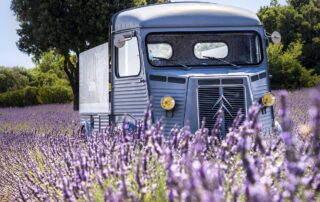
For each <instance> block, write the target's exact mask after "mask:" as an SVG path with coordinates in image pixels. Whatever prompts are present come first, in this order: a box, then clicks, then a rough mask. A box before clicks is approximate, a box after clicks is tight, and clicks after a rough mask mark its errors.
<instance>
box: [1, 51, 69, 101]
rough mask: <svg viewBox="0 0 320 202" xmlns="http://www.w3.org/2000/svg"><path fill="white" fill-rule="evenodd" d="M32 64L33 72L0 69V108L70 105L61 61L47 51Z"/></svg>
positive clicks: (66, 80)
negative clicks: (49, 104) (53, 104)
mask: <svg viewBox="0 0 320 202" xmlns="http://www.w3.org/2000/svg"><path fill="white" fill-rule="evenodd" d="M34 62H35V65H36V66H35V68H33V69H25V68H22V67H13V68H9V67H0V107H22V106H28V105H37V104H48V103H69V102H72V100H73V94H72V90H71V87H70V83H69V81H68V79H67V75H66V73H65V72H64V70H63V62H64V58H63V57H62V56H61V55H59V54H57V53H55V52H54V51H50V52H45V53H42V54H41V59H40V60H39V61H36V60H34Z"/></svg>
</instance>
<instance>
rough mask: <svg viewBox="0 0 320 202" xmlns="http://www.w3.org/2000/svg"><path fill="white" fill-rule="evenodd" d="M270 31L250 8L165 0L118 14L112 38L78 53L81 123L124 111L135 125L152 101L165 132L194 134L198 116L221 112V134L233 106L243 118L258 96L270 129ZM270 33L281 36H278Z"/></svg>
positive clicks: (211, 119)
mask: <svg viewBox="0 0 320 202" xmlns="http://www.w3.org/2000/svg"><path fill="white" fill-rule="evenodd" d="M106 34H107V33H106ZM268 37H270V36H268V35H267V34H266V32H265V30H264V28H263V26H262V24H261V22H260V21H259V19H258V17H257V16H256V14H254V13H252V12H250V11H248V10H245V9H240V8H236V7H229V6H223V5H219V4H213V3H201V2H181V3H166V4H158V5H150V6H144V7H138V8H132V9H128V10H124V11H121V12H119V13H116V14H115V15H114V16H113V18H112V23H111V27H110V37H109V39H110V41H109V42H108V43H105V44H102V45H100V46H98V47H95V48H93V49H90V50H88V51H85V52H83V53H81V54H80V114H81V118H82V119H81V120H82V123H83V125H84V128H85V129H86V130H87V131H89V130H92V129H95V130H102V129H104V128H106V127H107V125H109V124H110V123H117V122H121V120H122V118H123V117H124V116H127V121H129V122H130V123H132V125H134V124H135V123H136V121H137V120H139V119H143V117H144V112H145V110H146V107H147V105H148V102H149V100H151V103H152V109H153V110H152V120H153V121H156V120H159V119H162V120H163V123H164V131H165V133H168V132H169V131H170V129H171V128H172V127H174V126H175V125H178V126H180V127H181V126H184V125H185V124H186V123H188V124H189V125H190V128H191V130H192V132H194V131H196V130H197V129H198V128H199V127H200V125H201V121H202V120H203V118H205V120H206V124H205V126H206V127H207V128H209V129H211V128H212V127H213V126H214V123H215V121H216V117H217V114H218V112H219V111H220V112H221V116H222V118H223V122H222V128H221V131H222V134H226V132H227V131H228V127H230V125H231V124H232V121H233V119H234V118H235V117H236V116H237V113H238V111H239V110H240V111H241V112H242V113H243V114H244V115H245V116H246V115H247V113H248V109H249V107H250V106H251V105H252V104H253V103H254V102H260V103H262V105H264V107H265V110H263V111H262V112H263V113H261V114H260V116H259V121H260V123H261V124H262V130H263V132H265V133H270V132H271V131H272V128H273V126H274V115H273V108H272V106H273V104H274V100H275V98H274V96H273V95H272V94H271V93H270V82H269V70H268V62H267V54H266V49H267V46H268ZM272 38H273V39H274V40H275V41H278V40H280V36H279V35H278V34H274V35H273V36H272ZM109 83H111V84H109ZM109 88H111V90H110V89H109ZM110 91H111V92H110Z"/></svg>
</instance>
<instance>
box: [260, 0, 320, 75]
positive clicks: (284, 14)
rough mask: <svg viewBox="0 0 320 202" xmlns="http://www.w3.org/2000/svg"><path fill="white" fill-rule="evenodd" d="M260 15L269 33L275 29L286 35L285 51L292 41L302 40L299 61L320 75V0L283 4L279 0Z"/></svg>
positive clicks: (283, 36)
mask: <svg viewBox="0 0 320 202" xmlns="http://www.w3.org/2000/svg"><path fill="white" fill-rule="evenodd" d="M258 16H259V18H260V20H261V21H262V22H263V24H264V26H265V29H266V31H267V32H268V33H271V32H273V31H275V30H277V31H279V32H280V33H281V35H282V43H283V48H284V51H286V50H287V49H289V48H290V47H289V46H290V44H291V43H292V42H295V41H301V43H302V54H301V57H300V58H299V61H301V62H302V64H303V66H305V67H307V68H309V69H315V71H316V72H317V73H318V74H320V2H319V1H316V0H289V1H288V5H286V6H280V5H279V4H278V3H277V1H276V0H274V1H272V2H271V4H270V6H266V7H262V8H261V9H260V10H259V12H258Z"/></svg>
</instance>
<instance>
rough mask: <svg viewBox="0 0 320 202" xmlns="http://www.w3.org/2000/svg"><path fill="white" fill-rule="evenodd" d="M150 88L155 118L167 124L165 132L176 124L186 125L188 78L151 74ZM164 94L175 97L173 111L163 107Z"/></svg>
mask: <svg viewBox="0 0 320 202" xmlns="http://www.w3.org/2000/svg"><path fill="white" fill-rule="evenodd" d="M149 80H150V81H149V90H150V95H151V100H152V109H153V120H154V121H157V120H159V119H161V120H162V121H163V123H164V125H165V127H164V132H165V133H166V134H168V133H169V132H170V130H171V129H172V128H173V127H174V126H175V125H177V126H179V127H182V126H183V125H184V115H185V110H186V109H185V104H186V92H187V79H185V78H177V77H167V76H160V75H150V76H149ZM164 96H171V97H174V99H175V102H176V103H175V108H174V110H173V111H170V112H166V111H165V110H163V109H162V107H161V104H160V102H161V99H162V98H163V97H164Z"/></svg>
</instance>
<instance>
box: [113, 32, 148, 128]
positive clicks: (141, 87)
mask: <svg viewBox="0 0 320 202" xmlns="http://www.w3.org/2000/svg"><path fill="white" fill-rule="evenodd" d="M121 35H122V36H119V34H118V35H114V39H119V38H120V39H123V40H124V41H125V42H124V43H121V42H120V44H121V45H119V43H118V45H117V47H115V46H114V49H113V50H114V53H115V54H114V56H113V61H114V63H113V67H114V68H113V70H114V71H113V85H112V86H113V92H112V107H113V108H112V109H113V115H114V116H115V121H116V123H117V122H120V121H122V118H121V117H123V116H124V115H127V120H128V121H129V122H132V123H133V124H134V122H136V121H137V120H139V119H143V117H144V112H145V110H146V107H147V104H148V100H149V99H148V91H147V83H146V78H145V71H144V68H143V62H142V61H143V60H142V56H141V55H142V51H141V49H140V48H139V47H140V45H139V40H138V37H137V36H136V35H135V34H133V33H121Z"/></svg>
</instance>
